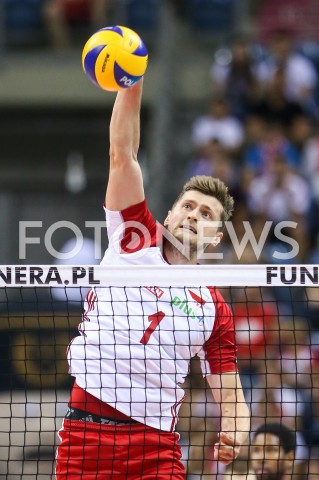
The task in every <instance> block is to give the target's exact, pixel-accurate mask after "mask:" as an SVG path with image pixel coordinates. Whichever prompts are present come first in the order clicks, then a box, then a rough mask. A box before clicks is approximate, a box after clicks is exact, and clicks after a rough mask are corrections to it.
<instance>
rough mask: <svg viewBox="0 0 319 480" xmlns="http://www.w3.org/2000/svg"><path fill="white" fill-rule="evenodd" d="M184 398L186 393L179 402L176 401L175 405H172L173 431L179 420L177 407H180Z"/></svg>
mask: <svg viewBox="0 0 319 480" xmlns="http://www.w3.org/2000/svg"><path fill="white" fill-rule="evenodd" d="M184 399H185V395H184V396H183V398H181V399H180V401H179V402H177V403H175V405H173V406H172V407H171V414H172V417H173V418H172V423H171V429H170V431H171V432H174V430H175V426H176V424H177V422H178V414H177V408H178V406H179V405H181V404H182V403H183V401H184Z"/></svg>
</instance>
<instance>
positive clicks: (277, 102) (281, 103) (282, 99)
mask: <svg viewBox="0 0 319 480" xmlns="http://www.w3.org/2000/svg"><path fill="white" fill-rule="evenodd" d="M250 105H251V109H250V111H251V112H252V113H254V114H255V115H259V116H261V117H263V118H264V119H265V120H266V121H267V122H268V123H279V124H280V125H281V126H282V127H283V128H284V129H285V130H284V132H285V134H286V135H287V136H288V135H289V128H290V126H291V125H292V123H293V121H294V119H295V118H296V117H298V116H301V115H302V114H303V109H302V108H301V106H300V104H299V103H298V102H296V101H294V100H291V99H289V97H288V96H287V93H286V91H285V72H284V69H283V68H278V69H277V70H276V71H275V72H274V74H273V76H272V78H271V79H270V81H269V83H268V84H267V85H266V87H265V89H264V93H263V95H262V96H261V98H259V99H258V100H257V101H255V102H251V103H250Z"/></svg>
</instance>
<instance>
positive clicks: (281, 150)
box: [243, 120, 300, 183]
mask: <svg viewBox="0 0 319 480" xmlns="http://www.w3.org/2000/svg"><path fill="white" fill-rule="evenodd" d="M255 123H256V122H255ZM262 124H263V125H264V130H263V132H258V134H259V138H258V137H257V140H256V141H254V139H253V141H252V142H251V143H250V144H249V145H247V147H246V148H245V149H244V154H243V158H244V169H245V174H246V175H247V176H249V177H250V179H251V178H254V177H255V176H257V175H260V174H263V173H268V172H269V170H270V169H271V167H272V165H273V163H274V159H275V158H276V157H278V156H279V155H281V156H283V157H284V158H285V159H286V162H287V164H288V165H289V166H290V167H291V168H293V169H298V168H299V166H300V158H299V154H298V151H297V149H296V148H295V147H294V146H293V145H292V143H291V142H289V140H288V139H287V137H286V135H285V132H284V129H283V127H282V126H281V125H280V124H279V123H277V122H274V123H267V122H265V121H264V120H262ZM248 183H249V182H248Z"/></svg>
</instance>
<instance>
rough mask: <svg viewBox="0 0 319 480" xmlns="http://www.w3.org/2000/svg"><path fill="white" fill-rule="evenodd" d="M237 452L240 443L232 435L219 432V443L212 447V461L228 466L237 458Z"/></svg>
mask: <svg viewBox="0 0 319 480" xmlns="http://www.w3.org/2000/svg"><path fill="white" fill-rule="evenodd" d="M239 451H240V443H239V442H238V441H236V440H235V439H234V437H233V436H232V435H230V434H227V433H225V432H221V433H220V434H219V442H217V443H216V444H215V446H214V460H217V461H219V462H221V463H223V464H224V465H228V464H229V463H231V462H232V461H233V460H235V458H237V456H238V455H239Z"/></svg>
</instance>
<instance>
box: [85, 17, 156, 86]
mask: <svg viewBox="0 0 319 480" xmlns="http://www.w3.org/2000/svg"><path fill="white" fill-rule="evenodd" d="M147 61H148V53H147V49H146V47H145V44H144V42H143V41H142V39H141V38H140V36H139V35H138V34H137V33H136V32H134V31H133V30H131V29H130V28H127V27H121V26H118V25H116V26H112V27H105V28H101V29H100V30H98V31H97V32H95V33H94V34H93V35H92V36H91V37H90V38H89V39H88V41H87V42H86V44H85V45H84V48H83V52H82V66H83V69H84V72H85V73H86V75H87V77H88V78H89V79H90V80H91V82H93V83H94V84H95V85H97V86H98V87H100V88H102V89H103V90H108V91H110V92H115V91H118V90H123V89H125V88H129V87H132V86H133V85H134V84H135V83H136V82H138V80H139V79H140V78H141V77H142V76H143V75H144V73H145V71H146V68H147Z"/></svg>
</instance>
